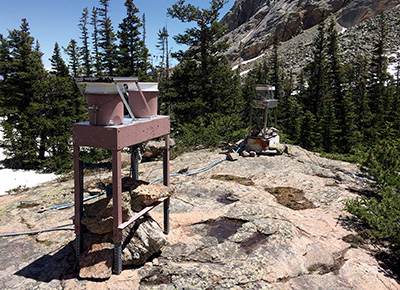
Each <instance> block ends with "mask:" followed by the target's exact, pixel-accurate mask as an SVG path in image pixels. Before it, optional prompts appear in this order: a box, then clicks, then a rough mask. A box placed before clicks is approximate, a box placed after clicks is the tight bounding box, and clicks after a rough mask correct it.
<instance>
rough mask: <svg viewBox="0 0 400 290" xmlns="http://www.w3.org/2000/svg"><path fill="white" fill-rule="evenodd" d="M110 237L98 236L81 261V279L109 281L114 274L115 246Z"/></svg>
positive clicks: (81, 257)
mask: <svg viewBox="0 0 400 290" xmlns="http://www.w3.org/2000/svg"><path fill="white" fill-rule="evenodd" d="M109 236H110V235H96V236H95V237H94V238H93V239H91V241H89V242H88V249H87V250H86V251H85V252H83V253H82V255H81V256H80V260H79V265H80V269H79V277H80V278H81V279H108V278H110V277H111V274H112V264H113V257H114V256H113V255H114V244H113V243H112V242H111V241H110V237H109Z"/></svg>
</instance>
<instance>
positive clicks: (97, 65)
mask: <svg viewBox="0 0 400 290" xmlns="http://www.w3.org/2000/svg"><path fill="white" fill-rule="evenodd" d="M90 20H91V22H90V24H91V25H92V26H93V33H92V45H93V59H94V70H95V74H96V75H98V76H100V75H102V63H101V55H100V50H99V49H100V47H99V37H100V36H99V19H98V8H96V7H93V9H92V16H91V18H90Z"/></svg>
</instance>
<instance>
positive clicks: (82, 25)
mask: <svg viewBox="0 0 400 290" xmlns="http://www.w3.org/2000/svg"><path fill="white" fill-rule="evenodd" d="M88 19H89V11H88V9H87V7H86V8H84V9H83V12H82V16H81V18H80V19H79V25H78V26H79V29H80V30H81V37H80V39H81V40H82V47H81V48H80V54H81V56H82V60H83V64H82V68H83V69H82V73H83V75H86V76H89V75H91V74H92V63H91V57H90V49H89V32H88V28H87V26H88V24H89V22H88Z"/></svg>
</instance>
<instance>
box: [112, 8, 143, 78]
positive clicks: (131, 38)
mask: <svg viewBox="0 0 400 290" xmlns="http://www.w3.org/2000/svg"><path fill="white" fill-rule="evenodd" d="M124 5H125V7H126V14H127V16H126V17H125V18H124V19H123V20H122V23H121V24H120V25H119V30H118V33H117V35H118V38H119V40H120V44H119V67H118V74H119V75H121V76H137V77H141V79H143V77H144V76H145V75H146V73H147V69H148V68H149V64H148V62H147V57H148V50H147V48H146V47H145V45H144V41H143V40H142V39H141V38H140V31H139V28H140V27H142V26H143V25H142V23H141V21H140V18H139V17H137V15H136V14H137V13H139V9H138V8H137V7H136V6H135V4H134V3H133V1H132V0H126V1H125V4H124Z"/></svg>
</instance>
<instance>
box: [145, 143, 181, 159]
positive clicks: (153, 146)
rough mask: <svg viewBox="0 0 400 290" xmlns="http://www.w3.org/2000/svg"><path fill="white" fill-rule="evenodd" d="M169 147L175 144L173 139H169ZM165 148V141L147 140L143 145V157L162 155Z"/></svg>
mask: <svg viewBox="0 0 400 290" xmlns="http://www.w3.org/2000/svg"><path fill="white" fill-rule="evenodd" d="M169 145H170V148H171V147H174V146H175V141H174V140H173V139H170V144H169ZM164 149H165V141H149V142H147V144H146V146H145V150H144V153H143V157H144V158H149V159H150V158H157V157H159V156H161V155H162V153H163V150H164Z"/></svg>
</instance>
